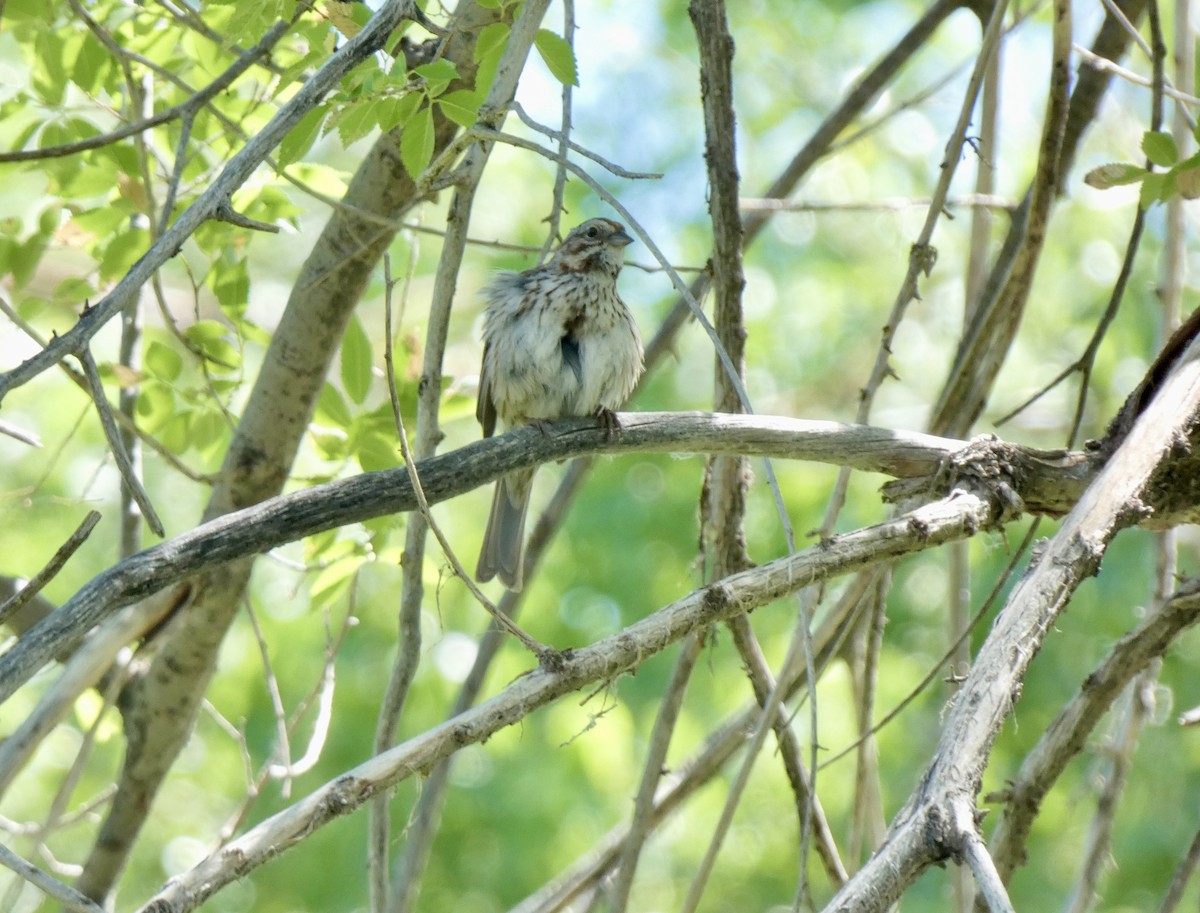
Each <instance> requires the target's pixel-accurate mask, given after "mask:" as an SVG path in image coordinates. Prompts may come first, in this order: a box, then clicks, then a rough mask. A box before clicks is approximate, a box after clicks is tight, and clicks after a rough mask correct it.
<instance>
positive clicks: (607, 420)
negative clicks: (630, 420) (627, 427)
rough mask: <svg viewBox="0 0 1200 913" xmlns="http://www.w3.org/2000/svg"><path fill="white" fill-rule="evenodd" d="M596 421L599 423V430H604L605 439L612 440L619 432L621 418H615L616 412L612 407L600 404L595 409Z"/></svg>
mask: <svg viewBox="0 0 1200 913" xmlns="http://www.w3.org/2000/svg"><path fill="white" fill-rule="evenodd" d="M596 421H597V422H598V423H599V425H600V430H601V431H603V432H604V437H605V439H607V440H612V439H613V438H614V437H616V436H617V435H618V434H620V433H621V420H620V419H619V418H617V413H615V412H613V411H612V409H606V408H604V407H603V406H601V407H600V408H599V409H597V410H596Z"/></svg>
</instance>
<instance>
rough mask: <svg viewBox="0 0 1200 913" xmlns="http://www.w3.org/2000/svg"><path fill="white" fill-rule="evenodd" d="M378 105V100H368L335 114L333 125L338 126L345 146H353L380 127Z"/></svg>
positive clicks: (332, 119)
mask: <svg viewBox="0 0 1200 913" xmlns="http://www.w3.org/2000/svg"><path fill="white" fill-rule="evenodd" d="M378 105H379V100H378V99H368V100H366V101H360V102H356V103H355V104H352V105H347V106H346V107H344V108H342V109H341V110H340V111H337V112H335V113H334V115H333V117H332V118H331V124H333V125H336V126H337V131H338V136H339V137H341V140H342V145H343V146H347V147H349V146H351V145H353V144H354V143H356V142H358V141H359V140H360V139H362V138H363V137H364V136H366V135H367V134H368V133H370V132H371V131H372V130H374V129H375V128H376V127H377V126H379V108H378Z"/></svg>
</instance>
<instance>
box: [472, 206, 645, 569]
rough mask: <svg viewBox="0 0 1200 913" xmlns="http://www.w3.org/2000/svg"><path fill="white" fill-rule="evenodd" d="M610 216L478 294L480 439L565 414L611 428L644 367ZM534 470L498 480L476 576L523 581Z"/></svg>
mask: <svg viewBox="0 0 1200 913" xmlns="http://www.w3.org/2000/svg"><path fill="white" fill-rule="evenodd" d="M632 240H633V239H632V238H631V237H629V235H628V234H626V233H625V226H623V225H622V224H621V223H620V222H614V221H613V220H612V219H591V220H589V221H587V222H584V223H583V224H582V225H580V226H578V227H577V228H575V229H574V230H573V231H571V233H570V234H568V235H567V237H566V240H564V241H563V243H562V245H561V246H560V247H559V248H558V250H556V251H555V252H554V255H553V256H552V257H551V258H550V259H549V260H547V261H546V262H545V263H544V264H542V265H541V266H537V267H534V268H533V269H528V270H525V271H524V272H522V273H514V272H503V273H500V274H499V275H498V276H496V278H495V279H494V280H493V281H492V282H491V284H490V285H488V287H487V288H486V289H485V290H484V294H485V295H486V296H487V299H488V303H487V312H486V315H485V318H484V326H483V368H482V369H481V370H480V374H479V402H478V405H477V408H476V410H475V415H476V417H477V418H478V419H479V423H480V424H481V425H482V426H483V436H484V437H491V436H492V434H493V432H494V431H495V430H496V420H497V419H499V420H500V422H501V425H502V426H503V427H504V428H511V427H514V426H517V425H521V424H541V423H543V422H547V421H550V420H553V419H557V418H564V417H567V416H585V415H595V416H596V417H597V418H598V419H599V420H600V421H601V423H603V424H604V425H605V427H607V428H609V429H610V431H611V430H615V429H616V426H615V419H616V417H615V415H614V414H613V410H614V409H616V408H617V407H618V406H620V405H621V404H622V403H624V402H625V399H626V398H627V397H628V396H629V394H630V392H632V390H633V386H634V384H636V383H637V379H638V377H639V376H640V375H641V373H642V340H641V337H640V336H639V335H638V330H637V324H636V323H635V322H634V319H633V315H632V314H630V313H629V309H628V308H627V307H626V306H625V303H624V302H623V301H621V298H620V296H619V295H618V294H617V274H618V273H619V272H620V271H621V263H622V260H623V259H624V256H625V245H627V244H629V243H630V242H631V241H632ZM534 472H535V469H523V470H520V471H518V472H511V473H509V474H508V475H506V476H504V477H503V478H501V479H500V480H499V481H498V482H497V483H496V493H495V496H494V497H493V499H492V512H491V515H490V516H489V517H488V525H487V532H485V533H484V535H483V549H482V550H481V551H480V554H479V566H478V568H477V569H476V571H475V576H476V578H477V579H479V580H480V581H487V580H491V579H492V578H493V577H494V576H496V575H499V576H500V580H501V581H503V583H504V584H505V585H506V586H507V587H508V588H509V589H510V590H520V589H521V584H522V561H523V558H522V554H521V552H522V544H523V540H524V537H525V510H526V508H527V507H528V505H529V492H530V489H531V488H532V487H533V475H534Z"/></svg>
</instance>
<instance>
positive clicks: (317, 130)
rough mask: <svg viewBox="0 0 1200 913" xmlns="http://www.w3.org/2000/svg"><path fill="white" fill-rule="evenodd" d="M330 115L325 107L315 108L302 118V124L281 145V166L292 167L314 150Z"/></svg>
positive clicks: (293, 128)
mask: <svg viewBox="0 0 1200 913" xmlns="http://www.w3.org/2000/svg"><path fill="white" fill-rule="evenodd" d="M328 113H329V112H328V111H327V110H326V109H325V108H323V107H321V108H313V109H312V110H311V111H309V112H308V113H307V114H305V115H304V116H303V117H302V118H300V123H298V124H296V126H294V127H292V129H291V130H290V131H288V135H287V136H285V137H284V138H283V142H281V143H280V144H279V152H278V153H277V157H278V160H279V164H280V165H281V166H283V165H290V164H291V163H292V162H295V161H297V160H299V159H300V158H302V157H303V156H304V154H305V153H306V152H308V150H309V149H311V148H312V144H313V143H315V142H316V141H317V137H318V136H320V135H321V125H322V124H323V123H325V115H326V114H328Z"/></svg>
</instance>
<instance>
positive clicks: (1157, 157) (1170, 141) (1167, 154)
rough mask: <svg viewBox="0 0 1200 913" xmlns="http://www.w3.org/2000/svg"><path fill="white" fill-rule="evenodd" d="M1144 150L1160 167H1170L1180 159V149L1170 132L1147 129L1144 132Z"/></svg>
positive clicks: (1147, 156)
mask: <svg viewBox="0 0 1200 913" xmlns="http://www.w3.org/2000/svg"><path fill="white" fill-rule="evenodd" d="M1142 151H1143V152H1145V153H1146V158H1148V159H1150V161H1152V162H1153V163H1154V164H1155V165H1158V166H1159V167H1160V168H1170V167H1171V166H1172V165H1174V164H1175V163H1176V162H1177V161H1179V149H1178V147H1177V146H1176V145H1175V139H1174V138H1173V137H1172V136H1171V134H1170V133H1163V132H1162V131H1147V132H1146V133H1144V134H1142Z"/></svg>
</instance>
